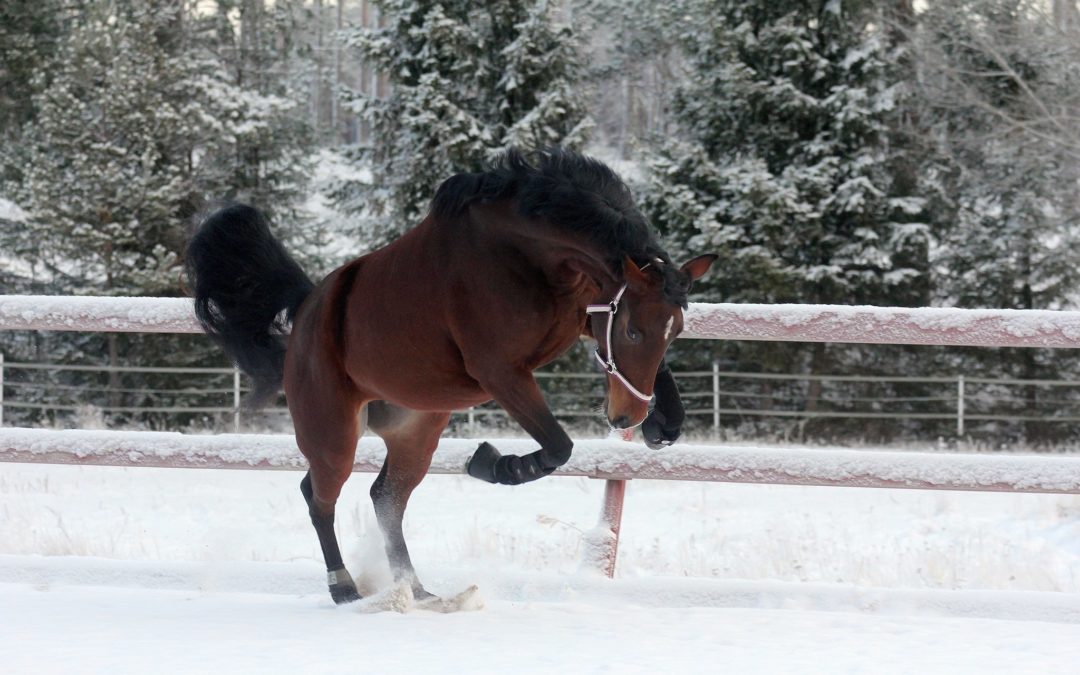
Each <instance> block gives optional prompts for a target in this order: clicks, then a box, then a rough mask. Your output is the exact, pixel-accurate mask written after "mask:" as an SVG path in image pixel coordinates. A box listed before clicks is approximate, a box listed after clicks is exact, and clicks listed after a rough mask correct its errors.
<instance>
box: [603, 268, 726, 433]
mask: <svg viewBox="0 0 1080 675" xmlns="http://www.w3.org/2000/svg"><path fill="white" fill-rule="evenodd" d="M716 258H717V256H716V255H713V254H708V255H702V256H698V257H696V258H694V259H693V260H691V261H689V262H687V263H686V264H684V265H683V266H682V267H679V268H671V269H665V266H666V267H669V268H670V267H671V266H670V265H668V264H667V263H664V262H661V261H659V260H658V261H655V262H652V263H649V264H648V265H645V266H643V267H638V265H636V264H635V263H634V262H633V261H632V260H630V259H629V258H627V259H626V260H625V261H624V264H623V271H624V278H625V284H624V285H623V286H622V287H621V288H620V290H619V291H618V292H617V295H616V296H615V297H614V298H613V299H612V300H611V302H610V303H609V304H607V305H590V306H589V313H590V316H591V317H592V318H591V321H590V322H589V323H590V325H589V328H590V330H589V332H590V333H591V334H592V336H593V337H594V338H596V341H597V349H596V357H597V360H599V361H600V362H601V364H602V365H603V366H604V369H605V370H606V371H607V373H608V375H607V380H608V382H607V384H608V397H607V418H608V423H609V424H610V425H611V426H612V427H614V428H616V429H628V428H630V427H634V426H637V425H638V424H641V422H642V420H644V419H645V415H646V414H648V412H649V400H650V398H651V397H652V391H653V383H654V381H655V379H656V371H657V368H659V367H660V361H661V359H663V358H664V353H665V352H666V351H667V348H668V346H669V345H670V344H671V342H672V340H674V339H675V336H677V335H678V334H679V333H680V332H682V329H683V312H682V310H683V308H682V305H681V302H680V301H677V300H673V298H672V296H673V293H672V286H673V285H674V286H677V287H678V288H677V289H676V290H677V291H680V292H681V297H682V298H683V299H685V292H686V290H688V289H689V287H690V284H691V282H693V281H694V280H695V279H700V278H701V277H702V276H703V275H704V274H705V273H706V272H707V271H708V270H709V266H710V265H712V263H713V261H715V260H716Z"/></svg>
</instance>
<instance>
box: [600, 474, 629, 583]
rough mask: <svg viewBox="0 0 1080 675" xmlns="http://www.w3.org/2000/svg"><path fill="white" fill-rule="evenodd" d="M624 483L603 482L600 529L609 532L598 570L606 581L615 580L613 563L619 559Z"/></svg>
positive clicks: (624, 497) (618, 481) (622, 481)
mask: <svg viewBox="0 0 1080 675" xmlns="http://www.w3.org/2000/svg"><path fill="white" fill-rule="evenodd" d="M625 499H626V481H624V480H610V479H609V480H606V481H604V507H603V509H602V510H601V512H600V527H601V528H604V529H606V530H608V531H609V532H611V534H610V535H609V537H608V539H607V540H606V542H605V546H604V547H603V549H602V551H601V552H600V556H599V562H600V569H601V571H602V572H603V573H604V576H606V577H607V578H608V579H613V578H615V561H616V560H617V559H618V557H619V531H620V530H621V529H622V512H623V502H624V500H625Z"/></svg>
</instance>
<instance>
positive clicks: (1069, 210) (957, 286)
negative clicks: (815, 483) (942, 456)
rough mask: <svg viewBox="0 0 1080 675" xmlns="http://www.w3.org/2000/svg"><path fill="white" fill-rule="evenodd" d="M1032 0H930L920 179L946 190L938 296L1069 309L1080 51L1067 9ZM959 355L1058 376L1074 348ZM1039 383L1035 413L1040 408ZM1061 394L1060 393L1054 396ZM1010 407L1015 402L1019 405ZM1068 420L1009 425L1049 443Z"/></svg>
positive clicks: (1074, 261) (939, 221)
mask: <svg viewBox="0 0 1080 675" xmlns="http://www.w3.org/2000/svg"><path fill="white" fill-rule="evenodd" d="M1048 9H1049V8H1048V7H1046V6H1045V5H1043V4H1042V3H1036V2H1030V1H1028V0H964V1H960V2H951V3H942V4H933V5H931V6H930V7H929V8H928V9H927V11H926V12H925V13H923V14H922V15H921V17H920V26H919V28H918V31H917V33H916V38H917V39H916V41H915V45H916V50H917V51H916V53H917V56H918V65H919V68H920V77H919V78H918V82H919V88H918V90H917V95H918V96H917V98H916V99H915V100H914V101H915V103H916V104H917V111H918V118H919V125H920V129H919V130H920V132H921V134H920V136H921V137H922V138H924V139H926V142H925V144H924V146H923V147H924V152H923V155H922V157H923V159H922V167H921V169H922V170H921V171H920V174H921V175H922V176H923V180H922V189H923V191H924V193H925V194H927V195H936V197H935V208H934V210H933V213H934V215H935V221H936V222H935V228H934V229H935V231H936V232H937V233H938V243H937V246H935V248H934V256H933V269H934V270H935V273H936V274H935V277H936V278H935V287H936V291H937V296H938V302H940V303H941V304H945V305H954V306H959V307H971V308H981V307H988V308H1005V309H1067V308H1072V307H1074V306H1075V303H1076V293H1075V290H1076V288H1077V287H1078V286H1080V253H1078V251H1080V231H1078V228H1077V223H1078V222H1080V199H1078V198H1077V194H1076V189H1075V186H1076V184H1077V181H1078V180H1080V170H1078V169H1077V166H1078V164H1077V161H1078V159H1080V143H1078V141H1080V129H1078V128H1077V127H1076V125H1075V120H1076V119H1077V118H1078V115H1080V96H1078V94H1077V92H1078V91H1080V68H1078V67H1077V63H1078V59H1080V49H1078V48H1077V46H1076V45H1077V42H1076V38H1077V33H1076V29H1075V28H1074V27H1071V25H1070V24H1069V23H1068V21H1064V23H1065V24H1066V25H1065V26H1064V27H1059V25H1057V24H1060V23H1062V22H1063V19H1067V18H1068V17H1069V16H1070V15H1069V14H1068V13H1067V12H1065V11H1063V10H1062V9H1061V8H1060V7H1058V8H1056V9H1057V10H1058V12H1057V17H1056V18H1057V19H1058V21H1057V22H1055V17H1053V16H1051V15H1050V14H1049V13H1048V12H1047V10H1048ZM950 361H951V363H950V365H951V367H953V368H956V369H957V370H962V371H963V372H969V373H970V372H979V373H980V374H982V375H984V376H998V377H1000V376H1004V377H1020V378H1027V379H1043V378H1060V377H1064V376H1067V374H1069V373H1072V374H1074V376H1075V374H1076V373H1077V372H1078V371H1080V363H1078V359H1077V358H1076V357H1074V356H1073V355H1072V354H1071V352H1070V350H1052V351H1051V350H1034V349H1017V350H1008V349H1002V350H975V351H968V352H961V353H956V352H953V353H951V355H950ZM1040 395H1045V391H1043V392H1041V393H1040V391H1039V390H1038V389H1037V388H1035V387H1029V388H1027V391H1026V392H1025V396H1024V398H1025V399H1026V401H1025V407H1026V408H1027V411H1026V414H1028V415H1030V416H1033V417H1037V416H1039V415H1040V407H1041V406H1040V405H1039V400H1038V399H1039V396H1040ZM1051 397H1052V398H1060V394H1059V393H1055V394H1053V395H1052V396H1051ZM1000 412H1002V413H1011V414H1015V413H1016V406H1015V405H1014V404H1007V405H1005V406H1004V407H1003V408H1002V409H1001V410H1000ZM1067 432H1068V430H1067V428H1066V427H1065V426H1064V425H1060V424H1050V425H1040V424H1038V423H1033V422H1028V423H1025V424H1023V425H1012V426H1006V427H999V428H996V429H995V433H997V434H999V435H1000V436H1002V437H1010V436H1011V437H1013V438H1021V437H1023V438H1025V439H1026V440H1027V441H1028V442H1036V443H1037V442H1040V441H1044V440H1048V439H1049V438H1051V437H1053V436H1055V435H1059V434H1062V433H1067Z"/></svg>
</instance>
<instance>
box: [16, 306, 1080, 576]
mask: <svg viewBox="0 0 1080 675" xmlns="http://www.w3.org/2000/svg"><path fill="white" fill-rule="evenodd" d="M685 325H686V330H685V332H684V333H683V335H681V336H680V337H684V338H706V339H729V340H781V341H803V342H855V343H869V344H926V345H957V346H987V347H1062V348H1075V347H1078V346H1080V312H1045V311H1019V310H1014V311H999V310H956V309H903V308H875V307H837V306H799V305H771V306H766V305H724V304H720V305H700V304H699V305H692V306H691V307H690V309H689V311H688V312H687V314H686V321H685ZM3 329H6V330H84V331H104V332H108V331H119V332H156V333H162V332H164V333H194V332H198V327H197V325H195V322H194V320H193V318H192V312H191V303H190V301H188V300H185V299H176V298H172V299H160V298H159V299H153V298H68V297H52V296H50V297H35V296H0V330H3ZM701 375H702V376H703V377H711V378H712V381H713V383H714V387H713V395H714V399H713V400H714V406H713V409H712V410H711V411H708V412H711V413H712V414H713V415H714V419H718V416H719V415H720V414H721V408H720V405H719V402H718V395H717V393H716V392H718V391H719V381H720V379H721V374H720V373H719V372H718V371H717V369H716V368H715V367H714V369H713V372H711V373H702V374H701ZM2 377H3V375H2V370H0V385H2V383H3V382H2ZM815 377H827V376H815ZM833 377H836V376H833ZM969 382H970V380H969ZM964 385H965V382H964V380H963V379H959V389H958V398H957V400H958V403H959V405H960V406H961V412H960V415H961V417H960V419H961V420H962V419H963V417H962V416H963V414H964V412H963V408H962V406H963V402H964V400H965V392H964ZM234 387H235V388H236V390H237V391H236V393H238V390H239V383H238V379H234ZM0 391H2V387H0ZM703 412H704V411H703ZM772 412H773V413H777V414H780V413H784V412H787V411H772ZM792 412H795V411H792ZM817 414H822V413H820V412H819V413H817ZM841 414H844V415H846V416H849V417H850V416H852V413H850V412H845V413H841ZM717 423H718V422H717ZM960 424H962V421H961V422H960ZM961 430H962V429H961ZM500 445H501V446H502V447H503V449H504V450H505V451H508V452H517V453H521V452H528V451H530V450H532V449H533V447H534V444H533V443H532V442H531V441H503V442H500ZM474 446H475V441H453V440H447V441H445V442H444V443H443V444H441V445H440V452H439V453H437V455H436V461H435V462H434V463H433V466H432V471H433V472H435V473H462V471H463V468H464V462H465V459H466V458H467V457H468V456H469V455H470V453H471V452H472V451H473V450H474V449H475V447H474ZM0 461H9V462H49V463H65V464H111V465H120V466H166V467H217V468H244V469H252V468H279V469H282V468H302V466H303V461H302V459H300V457H299V454H298V453H296V452H295V450H294V441H293V440H292V439H291V437H287V436H286V437H282V436H277V437H275V436H258V437H253V438H252V437H247V438H245V437H242V436H229V435H225V436H205V437H202V436H190V435H182V434H150V433H147V432H89V431H67V432H65V431H49V430H40V429H0ZM380 465H381V454H380V450H379V444H378V442H377V441H373V440H367V439H365V440H362V441H361V444H360V448H359V452H358V456H357V464H356V470H358V471H377V470H378V469H379V467H380ZM559 473H561V474H563V475H579V476H589V477H591V478H600V479H604V480H606V481H607V483H606V486H605V491H604V494H605V497H604V505H603V508H602V510H601V524H602V525H603V526H604V527H606V528H607V529H608V530H609V531H610V532H611V533H612V535H613V536H612V537H610V538H606V539H604V538H597V539H598V540H599V539H604V542H605V543H604V544H602V546H603V550H602V551H600V552H599V554H597V555H595V556H594V557H595V559H597V560H602V561H603V567H604V570H605V572H606V573H607V574H608V575H609V576H610V575H613V574H614V568H615V557H616V554H617V550H618V533H619V531H620V518H621V513H622V506H623V499H624V495H625V491H626V481H627V480H630V479H663V480H706V481H727V482H741V483H770V484H787V485H823V486H844V487H879V488H911V489H946V490H987V491H1004V492H1055V493H1065V494H1080V460H1078V459H1075V458H1066V457H1030V456H1029V457H1017V456H988V455H958V454H935V453H896V452H867V451H852V450H822V449H814V450H810V449H785V450H777V449H770V448H734V447H730V446H696V447H695V446H682V447H677V448H672V449H668V450H667V451H665V452H648V451H645V450H644V449H643V448H642V447H641V446H639V445H637V444H630V443H622V442H613V441H584V442H579V443H578V444H577V448H576V451H575V454H574V457H573V459H572V461H571V462H570V463H569V464H568V465H567V466H566V467H564V469H562V470H560V472H559Z"/></svg>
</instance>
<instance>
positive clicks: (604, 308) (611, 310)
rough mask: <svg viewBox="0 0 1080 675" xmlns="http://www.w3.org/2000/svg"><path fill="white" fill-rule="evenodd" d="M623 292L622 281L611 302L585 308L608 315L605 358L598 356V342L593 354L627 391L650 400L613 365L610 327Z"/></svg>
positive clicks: (649, 398) (588, 310) (594, 312)
mask: <svg viewBox="0 0 1080 675" xmlns="http://www.w3.org/2000/svg"><path fill="white" fill-rule="evenodd" d="M625 292H626V284H625V283H624V284H623V285H622V287H621V288H620V289H619V292H618V293H616V294H615V298H614V299H613V300H612V301H611V302H609V303H608V304H606V305H589V306H588V307H586V308H585V311H586V313H589V314H599V313H604V314H607V315H608V321H607V331H606V332H607V360H606V361H605V360H604V357H602V356H600V346H599V344H598V345H597V347H596V349H595V350H594V351H593V356H595V357H596V360H597V361H599V362H600V365H601V366H602V367H603V369H604V370H605V371H606V372H607V373H608V374H609V375H614V376H615V378H616V379H617V380H619V382H621V383H622V385H623V386H624V387H626V390H627V391H629V392H630V393H631V394H633V395H634V396H636V397H638V398H639V399H641V400H642V401H651V400H652V395H650V394H643V393H641V391H639V390H638V388H637V387H635V386H634V385H632V384H630V381H629V380H627V379H626V377H625V376H624V375H623V374H622V373H621V372H619V369H618V367H617V366H616V365H615V354H614V352H613V351H612V348H611V347H612V344H611V330H612V327H613V326H614V325H615V312H618V311H619V301H620V300H622V296H623V293H625ZM599 342H600V340H599V339H597V343H599Z"/></svg>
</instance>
